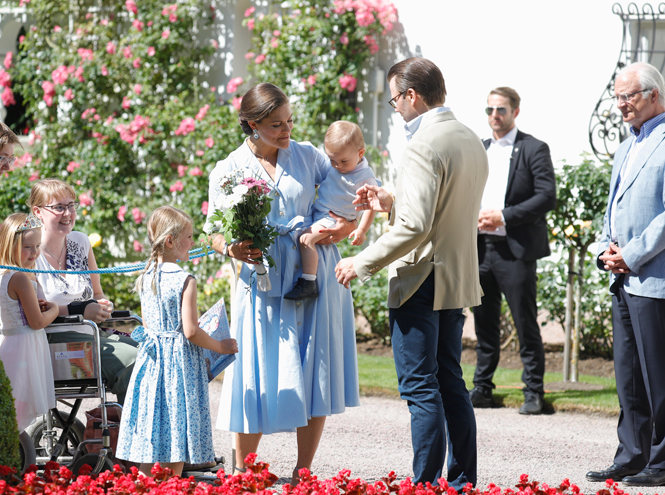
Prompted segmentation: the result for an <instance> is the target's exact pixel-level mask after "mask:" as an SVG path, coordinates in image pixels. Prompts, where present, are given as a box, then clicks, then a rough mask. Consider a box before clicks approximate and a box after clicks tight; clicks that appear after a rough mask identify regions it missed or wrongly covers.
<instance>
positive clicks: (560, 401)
mask: <svg viewBox="0 0 665 495" xmlns="http://www.w3.org/2000/svg"><path fill="white" fill-rule="evenodd" d="M462 369H463V370H464V379H465V380H466V384H467V387H468V388H469V389H470V388H471V387H473V383H472V381H471V380H472V378H473V371H474V369H475V367H474V366H470V365H465V364H463V365H462ZM358 374H359V377H360V393H361V394H363V395H379V396H387V397H399V393H398V392H397V374H396V373H395V365H394V363H393V359H392V358H391V357H381V356H369V355H364V354H359V355H358ZM521 375H522V370H521V369H519V370H511V369H506V368H498V369H497V371H496V373H495V375H494V383H495V384H496V385H497V388H496V389H495V390H494V401H495V402H496V403H497V404H498V405H502V406H506V407H519V406H520V405H521V404H522V402H523V401H524V396H523V394H522V386H523V385H522V382H521ZM561 379H562V376H561V373H545V391H546V393H545V402H546V403H547V404H549V406H547V407H546V409H550V410H555V411H588V412H600V413H604V414H611V415H617V414H619V400H618V399H617V393H616V384H615V382H614V379H612V378H603V377H598V376H589V375H581V376H580V377H579V381H580V382H582V383H590V384H596V385H600V386H602V389H601V390H565V391H548V390H547V384H548V383H552V382H559V381H561Z"/></svg>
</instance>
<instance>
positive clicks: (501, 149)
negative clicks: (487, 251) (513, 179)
mask: <svg viewBox="0 0 665 495" xmlns="http://www.w3.org/2000/svg"><path fill="white" fill-rule="evenodd" d="M516 137H517V127H513V128H512V129H511V130H510V131H509V132H508V134H506V135H505V136H503V137H502V138H500V139H494V136H492V138H491V142H490V146H489V148H487V160H488V161H489V164H490V173H489V176H488V177H487V183H486V184H485V191H484V192H483V199H482V202H481V203H480V209H481V210H487V209H495V210H503V209H504V208H505V207H506V190H507V189H508V173H509V172H510V159H511V157H512V154H513V146H514V145H515V138H516ZM501 220H503V223H504V225H502V226H501V227H498V228H496V229H493V230H480V231H479V233H481V234H493V235H503V236H505V235H506V226H505V223H506V221H505V220H504V218H503V213H502V214H501Z"/></svg>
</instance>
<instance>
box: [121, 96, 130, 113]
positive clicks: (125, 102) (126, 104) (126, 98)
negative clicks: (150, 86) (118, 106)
mask: <svg viewBox="0 0 665 495" xmlns="http://www.w3.org/2000/svg"><path fill="white" fill-rule="evenodd" d="M131 106H132V102H131V99H130V98H129V96H123V97H122V108H124V109H125V110H128V109H129V107H131Z"/></svg>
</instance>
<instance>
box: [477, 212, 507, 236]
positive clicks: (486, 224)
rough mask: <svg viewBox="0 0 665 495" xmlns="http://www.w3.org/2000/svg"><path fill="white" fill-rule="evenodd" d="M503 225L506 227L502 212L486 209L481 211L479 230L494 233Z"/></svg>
mask: <svg viewBox="0 0 665 495" xmlns="http://www.w3.org/2000/svg"><path fill="white" fill-rule="evenodd" d="M502 225H505V224H504V223H503V220H502V215H501V210H495V209H486V210H480V213H479V215H478V230H485V231H488V232H492V231H494V230H496V229H498V228H499V227H501V226H502Z"/></svg>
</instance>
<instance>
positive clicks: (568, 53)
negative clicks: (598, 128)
mask: <svg viewBox="0 0 665 495" xmlns="http://www.w3.org/2000/svg"><path fill="white" fill-rule="evenodd" d="M393 2H394V3H395V5H396V7H397V9H398V12H399V21H400V23H401V24H402V28H403V31H404V36H405V39H406V41H407V43H408V46H409V49H410V51H411V55H422V56H424V57H427V58H429V59H431V60H432V61H433V62H435V63H436V64H437V65H438V66H439V68H440V69H441V71H442V72H443V76H444V78H445V80H446V86H447V90H448V99H447V101H446V104H447V105H448V106H450V107H451V108H452V110H453V112H454V113H455V115H456V117H457V118H458V120H460V121H461V122H463V123H464V124H466V125H467V126H469V127H470V128H472V129H473V130H474V131H475V132H476V133H478V134H479V135H480V137H483V138H486V137H489V127H488V125H487V118H486V116H485V114H484V112H483V110H484V108H485V106H486V103H487V101H486V99H487V94H488V93H489V91H490V89H492V88H493V87H495V86H511V87H513V88H515V89H516V90H517V91H518V92H519V94H520V96H521V98H522V104H521V113H520V115H519V117H518V118H517V121H516V122H517V125H518V127H519V128H520V129H521V130H523V131H524V132H527V133H529V134H533V135H534V136H536V137H538V138H539V139H542V140H543V141H545V142H547V143H548V144H549V145H550V148H551V151H552V158H553V160H554V162H555V164H556V163H557V162H558V161H559V160H562V159H566V160H567V161H569V162H575V161H576V160H578V157H579V155H580V153H581V152H582V151H588V152H589V153H590V152H591V147H590V145H589V139H588V127H589V119H590V117H591V112H592V111H593V109H594V107H595V105H596V103H597V101H598V98H599V97H600V95H601V93H602V91H603V90H604V88H605V86H606V85H607V83H608V81H609V79H610V77H611V76H612V73H613V71H614V68H615V65H616V62H617V59H618V57H619V50H620V48H621V38H622V23H621V21H620V18H619V17H618V16H617V15H615V14H613V13H612V5H613V4H614V3H615V0H555V1H548V2H545V1H542V0H502V1H496V0H467V1H459V0H455V1H453V0H393ZM621 4H622V6H623V7H624V11H625V10H626V7H627V4H628V2H625V1H623V2H621ZM639 7H640V8H641V7H642V3H639ZM405 55H406V56H408V55H409V54H405ZM391 62H393V61H391V60H381V61H380V65H381V67H382V68H383V69H384V70H387V69H388V68H389V67H390V63H391ZM389 98H390V96H386V94H384V95H383V96H382V106H381V112H380V119H383V120H384V121H385V120H386V119H387V120H390V119H392V120H391V123H390V124H388V126H389V127H390V132H389V140H388V145H387V148H388V150H389V151H390V154H391V158H392V159H393V160H394V161H399V157H400V155H401V153H402V150H403V149H404V146H405V144H406V139H405V137H404V132H403V131H402V126H403V121H402V119H401V117H399V115H396V114H395V115H393V116H392V117H391V113H392V112H391V109H390V108H389V107H388V105H387V104H386V103H385V101H387V100H388V99H389ZM367 118H369V114H368V117H367ZM386 123H387V122H386Z"/></svg>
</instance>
